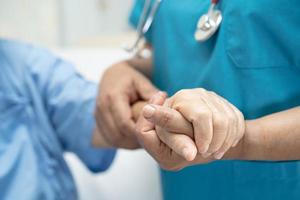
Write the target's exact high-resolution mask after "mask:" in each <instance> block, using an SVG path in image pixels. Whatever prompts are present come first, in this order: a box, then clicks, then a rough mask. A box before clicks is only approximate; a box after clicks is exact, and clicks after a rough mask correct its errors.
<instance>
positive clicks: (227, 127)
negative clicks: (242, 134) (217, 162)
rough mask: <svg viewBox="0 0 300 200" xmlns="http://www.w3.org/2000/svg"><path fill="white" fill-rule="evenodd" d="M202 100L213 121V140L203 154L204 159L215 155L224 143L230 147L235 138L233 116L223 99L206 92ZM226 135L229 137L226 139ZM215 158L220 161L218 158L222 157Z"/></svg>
mask: <svg viewBox="0 0 300 200" xmlns="http://www.w3.org/2000/svg"><path fill="white" fill-rule="evenodd" d="M202 99H203V101H205V102H206V104H207V105H208V107H209V108H210V109H211V110H212V121H213V138H212V141H211V143H210V145H209V148H208V150H207V152H206V153H205V157H207V156H210V155H212V154H215V153H216V152H217V151H218V150H219V149H220V148H221V147H222V146H223V144H224V143H225V142H227V143H230V145H232V143H233V139H234V136H235V132H234V130H235V129H234V128H235V115H234V112H233V111H232V110H231V108H230V107H229V106H228V105H227V104H226V103H225V102H224V101H223V99H222V98H221V97H219V96H217V95H215V94H214V93H213V92H206V93H205V94H204V95H203V98H202ZM227 135H229V136H228V137H227ZM226 145H227V144H226ZM215 156H216V157H217V158H218V159H220V158H219V157H220V156H223V155H221V154H216V155H215Z"/></svg>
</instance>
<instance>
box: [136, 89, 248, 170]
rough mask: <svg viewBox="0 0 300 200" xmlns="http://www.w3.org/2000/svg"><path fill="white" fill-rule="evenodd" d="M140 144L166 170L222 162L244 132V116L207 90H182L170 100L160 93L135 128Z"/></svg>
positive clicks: (142, 113)
mask: <svg viewBox="0 0 300 200" xmlns="http://www.w3.org/2000/svg"><path fill="white" fill-rule="evenodd" d="M136 130H137V131H136V132H137V134H136V135H137V138H138V140H139V142H140V144H141V145H142V146H143V147H144V148H145V149H146V150H147V151H148V153H150V154H151V155H152V157H153V158H154V159H155V160H156V161H157V162H158V163H159V164H160V166H161V167H162V168H164V169H167V170H179V169H182V168H184V167H187V166H191V165H194V164H204V163H208V162H211V161H213V160H219V159H222V158H223V156H224V155H225V154H226V153H227V152H229V150H230V149H231V148H234V147H236V146H237V144H238V143H239V142H240V141H241V140H242V138H243V136H244V132H245V120H244V117H243V115H242V113H241V112H240V111H239V110H238V109H237V108H235V107H234V106H233V105H232V104H230V103H229V102H228V101H227V100H225V99H224V98H222V97H220V96H218V95H217V94H215V93H213V92H209V91H206V90H205V89H190V90H181V91H179V92H178V93H176V94H175V95H174V96H172V97H170V98H168V99H167V98H166V94H164V93H162V92H158V93H157V94H155V95H154V96H153V97H152V98H151V100H150V101H149V103H148V104H147V105H146V106H144V108H143V110H142V112H141V115H140V116H139V119H138V121H137V125H136Z"/></svg>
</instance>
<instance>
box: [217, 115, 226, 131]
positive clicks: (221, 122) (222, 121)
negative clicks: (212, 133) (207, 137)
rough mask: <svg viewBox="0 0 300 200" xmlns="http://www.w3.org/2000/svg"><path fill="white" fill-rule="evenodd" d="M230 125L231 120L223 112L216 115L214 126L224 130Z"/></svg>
mask: <svg viewBox="0 0 300 200" xmlns="http://www.w3.org/2000/svg"><path fill="white" fill-rule="evenodd" d="M228 126H229V120H228V118H227V117H225V116H224V115H222V114H219V115H215V116H214V127H215V129H217V130H224V129H227V127H228Z"/></svg>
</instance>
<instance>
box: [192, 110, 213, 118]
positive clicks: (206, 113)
mask: <svg viewBox="0 0 300 200" xmlns="http://www.w3.org/2000/svg"><path fill="white" fill-rule="evenodd" d="M210 118H212V112H211V111H210V110H206V109H201V110H200V109H199V110H197V111H195V113H194V115H193V116H192V120H193V121H202V120H203V119H210Z"/></svg>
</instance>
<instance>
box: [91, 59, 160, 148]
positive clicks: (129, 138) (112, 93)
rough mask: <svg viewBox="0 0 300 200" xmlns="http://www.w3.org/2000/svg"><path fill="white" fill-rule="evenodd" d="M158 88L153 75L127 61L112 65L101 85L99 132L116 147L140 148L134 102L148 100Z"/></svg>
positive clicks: (108, 142)
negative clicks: (152, 78)
mask: <svg viewBox="0 0 300 200" xmlns="http://www.w3.org/2000/svg"><path fill="white" fill-rule="evenodd" d="M132 62H133V63H136V62H137V61H136V60H132ZM144 71H146V70H144ZM148 71H151V70H148ZM156 92H157V89H156V88H155V87H154V86H153V85H152V84H151V82H150V81H149V79H148V78H147V77H146V76H144V75H143V74H142V73H141V72H139V71H138V70H136V69H135V68H133V66H132V65H131V64H129V63H128V62H127V61H124V62H121V63H117V64H115V65H113V66H111V67H110V68H109V69H108V70H107V71H106V72H105V73H104V75H103V78H102V80H101V83H100V87H99V95H98V99H97V108H96V111H95V117H96V121H97V125H98V127H97V129H98V130H96V132H101V134H102V135H103V138H104V139H105V141H106V143H107V144H109V145H110V146H112V147H119V148H126V149H135V148H139V147H140V146H139V143H138V142H137V140H136V137H135V123H134V120H133V113H132V110H131V105H133V104H134V103H136V102H138V101H148V100H149V99H150V97H151V96H153V94H155V93H156ZM96 137H99V136H96ZM94 143H97V142H94Z"/></svg>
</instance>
